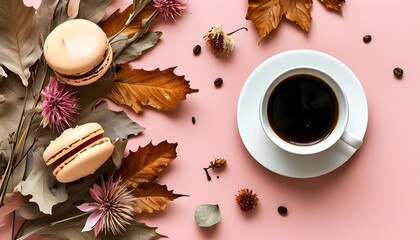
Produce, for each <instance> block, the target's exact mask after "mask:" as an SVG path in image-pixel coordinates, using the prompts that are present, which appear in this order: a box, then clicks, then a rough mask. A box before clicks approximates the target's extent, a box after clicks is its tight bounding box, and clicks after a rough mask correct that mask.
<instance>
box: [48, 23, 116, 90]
mask: <svg viewBox="0 0 420 240" xmlns="http://www.w3.org/2000/svg"><path fill="white" fill-rule="evenodd" d="M44 56H45V60H46V61H47V63H48V65H49V66H50V67H51V68H52V69H53V70H54V72H55V73H56V75H57V77H58V78H59V79H61V80H62V81H63V82H65V83H67V84H69V85H73V86H83V85H87V84H90V83H93V82H95V81H97V80H99V79H100V78H101V77H102V76H103V75H104V74H105V73H106V71H107V70H108V69H109V67H110V65H111V63H112V49H111V45H110V44H109V42H108V38H107V36H106V34H105V33H104V32H103V31H102V29H101V28H100V27H99V26H98V25H96V24H95V23H93V22H91V21H88V20H84V19H74V20H69V21H66V22H64V23H62V24H60V25H58V26H57V27H56V28H55V29H54V30H53V31H51V33H50V34H49V35H48V36H47V38H46V40H45V43H44Z"/></svg>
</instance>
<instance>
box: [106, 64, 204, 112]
mask: <svg viewBox="0 0 420 240" xmlns="http://www.w3.org/2000/svg"><path fill="white" fill-rule="evenodd" d="M174 69H175V67H172V68H168V69H165V70H163V71H161V70H160V69H155V70H152V71H146V70H143V69H133V68H131V67H130V66H129V65H128V64H124V65H122V68H121V70H120V71H119V72H118V73H117V78H116V80H115V81H114V85H113V86H112V88H111V90H110V91H108V92H107V93H106V95H105V97H106V98H108V99H110V100H112V101H113V102H114V103H116V104H118V105H127V106H129V107H131V108H132V109H133V110H134V111H135V112H136V113H138V112H140V111H142V110H143V106H146V105H147V106H151V107H154V108H156V109H159V110H172V109H175V108H176V106H177V105H178V103H179V102H180V101H182V100H184V99H186V95H187V94H190V93H195V92H198V90H197V89H191V88H190V85H189V81H187V80H185V78H184V76H178V75H176V74H175V73H174Z"/></svg>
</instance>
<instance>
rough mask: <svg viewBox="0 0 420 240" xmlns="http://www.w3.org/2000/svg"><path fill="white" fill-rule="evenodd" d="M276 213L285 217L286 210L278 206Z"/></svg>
mask: <svg viewBox="0 0 420 240" xmlns="http://www.w3.org/2000/svg"><path fill="white" fill-rule="evenodd" d="M277 212H279V213H280V215H283V216H285V215H287V208H286V207H285V206H280V207H278V208H277Z"/></svg>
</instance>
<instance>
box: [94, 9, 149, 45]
mask: <svg viewBox="0 0 420 240" xmlns="http://www.w3.org/2000/svg"><path fill="white" fill-rule="evenodd" d="M155 10H156V8H155V7H154V6H153V3H149V4H148V5H147V6H146V7H145V8H144V9H142V11H141V12H140V13H139V14H138V15H137V16H136V17H135V18H134V20H133V21H132V22H131V23H130V25H129V26H127V28H126V29H124V30H123V32H122V33H123V34H126V35H127V36H128V37H132V36H133V35H134V34H135V33H137V32H138V31H139V30H140V29H141V28H142V25H143V24H142V21H143V20H144V19H147V18H149V17H150V16H151V15H152V14H153V12H154V11H155ZM132 12H133V4H131V5H129V6H128V7H127V8H126V9H125V10H124V11H122V12H121V11H120V10H119V9H117V10H116V11H115V12H114V13H112V14H111V16H109V17H108V18H107V19H105V21H103V22H101V23H100V26H101V28H102V30H103V31H104V32H105V33H106V35H107V36H108V37H111V36H113V35H114V34H116V33H118V32H119V31H120V30H122V29H123V28H124V25H125V23H126V22H127V20H128V18H129V16H130V14H131V13H132Z"/></svg>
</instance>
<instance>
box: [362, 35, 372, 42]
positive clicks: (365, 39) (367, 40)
mask: <svg viewBox="0 0 420 240" xmlns="http://www.w3.org/2000/svg"><path fill="white" fill-rule="evenodd" d="M370 41H372V36H370V35H365V36H364V37H363V42H364V43H370Z"/></svg>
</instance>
